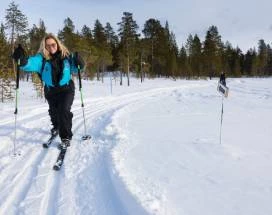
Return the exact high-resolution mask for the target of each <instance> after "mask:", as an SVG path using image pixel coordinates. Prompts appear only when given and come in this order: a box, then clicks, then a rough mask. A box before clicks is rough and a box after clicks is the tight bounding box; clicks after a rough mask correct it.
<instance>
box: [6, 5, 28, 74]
mask: <svg viewBox="0 0 272 215" xmlns="http://www.w3.org/2000/svg"><path fill="white" fill-rule="evenodd" d="M5 19H6V24H5V27H6V28H7V29H8V30H9V31H10V41H11V42H10V44H11V50H10V51H9V53H12V52H13V50H14V47H15V41H17V42H18V43H19V42H20V43H23V44H25V41H24V40H25V39H26V36H25V35H26V33H27V31H28V30H27V27H28V21H27V17H26V16H25V15H24V14H23V13H22V12H21V11H20V10H19V5H16V4H15V2H14V1H12V2H11V3H10V4H9V8H8V9H6V16H5ZM22 40H23V41H22ZM13 72H14V77H16V69H15V62H13Z"/></svg>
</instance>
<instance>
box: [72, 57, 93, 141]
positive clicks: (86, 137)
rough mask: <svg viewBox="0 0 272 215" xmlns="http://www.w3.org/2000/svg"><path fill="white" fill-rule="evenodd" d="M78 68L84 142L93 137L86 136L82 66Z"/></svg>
mask: <svg viewBox="0 0 272 215" xmlns="http://www.w3.org/2000/svg"><path fill="white" fill-rule="evenodd" d="M75 55H76V58H78V53H77V52H76V53H75ZM77 68H78V81H79V92H80V100H81V107H82V115H83V122H84V135H83V136H82V138H81V139H82V140H88V139H91V136H90V135H87V134H86V131H87V129H86V120H85V111H84V102H83V94H82V83H81V74H80V72H81V67H80V65H79V64H78V65H77Z"/></svg>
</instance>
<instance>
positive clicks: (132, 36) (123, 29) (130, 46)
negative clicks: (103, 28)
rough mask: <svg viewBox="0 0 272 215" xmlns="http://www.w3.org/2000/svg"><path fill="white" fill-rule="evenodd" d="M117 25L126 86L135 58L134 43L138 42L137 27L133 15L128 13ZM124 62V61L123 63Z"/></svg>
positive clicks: (124, 14) (125, 13)
mask: <svg viewBox="0 0 272 215" xmlns="http://www.w3.org/2000/svg"><path fill="white" fill-rule="evenodd" d="M118 25H119V29H118V31H119V36H120V38H121V55H122V59H123V62H122V64H123V65H126V73H127V80H128V82H127V83H128V86H129V85H130V81H129V72H130V66H131V65H132V64H133V61H134V60H135V58H136V53H137V50H136V43H137V41H138V38H139V35H138V34H137V30H138V28H139V27H138V25H137V23H136V21H134V19H133V14H132V13H129V12H124V13H123V17H122V21H121V22H119V23H118ZM124 60H125V61H124Z"/></svg>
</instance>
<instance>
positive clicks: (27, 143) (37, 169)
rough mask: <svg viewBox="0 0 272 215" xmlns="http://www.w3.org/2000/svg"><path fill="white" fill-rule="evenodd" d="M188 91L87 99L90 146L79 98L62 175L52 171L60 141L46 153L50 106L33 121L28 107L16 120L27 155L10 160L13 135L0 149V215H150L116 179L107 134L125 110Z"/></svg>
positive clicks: (9, 124)
mask: <svg viewBox="0 0 272 215" xmlns="http://www.w3.org/2000/svg"><path fill="white" fill-rule="evenodd" d="M184 87H185V88H187V87H197V86H194V85H190V86H181V87H165V88H157V89H152V90H145V91H142V92H136V93H135V92H134V93H128V94H125V95H121V96H112V97H111V96H109V97H102V98H96V99H86V100H85V102H84V103H85V116H86V121H87V133H88V134H90V135H91V136H92V140H91V141H89V142H81V141H80V138H81V136H82V135H83V130H84V129H83V123H82V120H83V119H82V110H81V107H80V105H79V104H80V103H79V99H78V98H79V97H78V98H76V100H75V101H74V105H73V110H72V111H73V113H74V117H73V133H74V137H73V140H72V142H71V147H70V148H68V151H67V154H66V158H65V161H64V165H63V167H62V169H61V171H59V172H55V171H53V170H52V166H53V164H54V162H55V160H56V158H57V154H58V150H57V148H56V145H57V142H59V140H58V138H57V139H56V140H55V143H53V144H52V146H51V147H50V148H49V149H43V148H42V142H43V141H46V140H47V138H48V134H47V129H46V128H44V127H43V125H44V124H45V123H47V124H48V113H47V107H46V108H45V106H47V104H44V103H42V104H40V105H35V110H37V111H35V113H34V114H35V115H34V116H33V113H32V112H27V111H26V110H28V109H29V110H30V109H32V107H31V106H29V107H25V110H23V112H24V113H25V114H24V116H23V117H21V115H20V113H19V115H18V118H17V125H18V128H17V129H18V131H17V138H18V141H17V142H18V143H17V150H20V151H21V153H22V155H21V156H17V157H15V158H13V157H12V156H11V153H10V151H11V146H12V144H13V142H12V141H13V132H11V133H10V134H9V135H7V137H6V138H5V141H4V143H3V146H2V147H1V149H2V151H1V154H0V164H1V168H0V170H1V179H2V180H1V181H0V203H1V205H0V214H99V215H100V214H105V215H106V214H107V215H108V214H146V211H145V210H144V209H143V208H142V206H141V205H140V204H139V203H138V201H137V200H136V199H134V197H133V196H132V195H131V194H130V193H129V192H128V191H127V190H126V188H125V186H124V184H123V183H122V181H121V180H120V179H119V178H118V176H117V175H115V170H114V168H113V164H112V160H111V155H110V152H111V149H112V148H113V147H114V146H115V144H118V143H116V142H115V140H114V139H112V140H109V139H107V138H109V137H108V136H107V135H104V133H103V131H105V129H106V127H107V126H108V125H109V124H110V123H111V120H112V118H113V117H114V115H115V114H116V113H117V112H118V111H121V110H122V109H123V108H124V107H126V106H128V105H135V104H138V105H139V104H141V102H143V101H144V100H146V99H147V100H149V99H156V97H157V96H158V95H159V94H164V93H170V92H173V91H174V90H176V89H180V88H184ZM202 87H203V85H202ZM38 110H40V111H38ZM26 112H27V113H26ZM13 123H14V122H13V121H12V120H10V119H8V118H6V119H5V120H4V121H2V122H1V123H0V125H1V126H5V128H6V129H5V130H10V131H12V129H13ZM29 132H31V135H28V133H29ZM1 135H2V134H1ZM7 151H8V152H9V153H7Z"/></svg>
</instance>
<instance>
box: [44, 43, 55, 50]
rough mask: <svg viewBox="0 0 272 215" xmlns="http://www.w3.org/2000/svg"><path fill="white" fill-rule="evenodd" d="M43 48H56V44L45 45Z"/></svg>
mask: <svg viewBox="0 0 272 215" xmlns="http://www.w3.org/2000/svg"><path fill="white" fill-rule="evenodd" d="M45 47H46V49H50V48H56V47H57V43H52V44H46V45H45Z"/></svg>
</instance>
